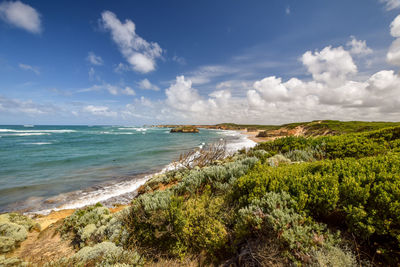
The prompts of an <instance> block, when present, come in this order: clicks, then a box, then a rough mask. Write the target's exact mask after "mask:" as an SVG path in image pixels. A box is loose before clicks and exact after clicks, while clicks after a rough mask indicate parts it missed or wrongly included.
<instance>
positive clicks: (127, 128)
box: [118, 127, 148, 132]
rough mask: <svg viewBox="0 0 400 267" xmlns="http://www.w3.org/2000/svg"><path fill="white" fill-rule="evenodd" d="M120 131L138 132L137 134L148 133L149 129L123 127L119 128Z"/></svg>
mask: <svg viewBox="0 0 400 267" xmlns="http://www.w3.org/2000/svg"><path fill="white" fill-rule="evenodd" d="M118 130H128V131H129V130H134V131H137V132H145V131H147V130H148V129H147V128H138V127H123V128H118Z"/></svg>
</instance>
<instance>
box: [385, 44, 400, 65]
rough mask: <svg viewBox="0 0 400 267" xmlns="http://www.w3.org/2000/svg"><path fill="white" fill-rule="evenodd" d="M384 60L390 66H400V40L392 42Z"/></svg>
mask: <svg viewBox="0 0 400 267" xmlns="http://www.w3.org/2000/svg"><path fill="white" fill-rule="evenodd" d="M386 59H387V61H388V62H389V63H390V64H393V65H396V66H400V38H399V39H396V40H394V41H393V43H392V45H391V46H390V48H389V51H388V53H387V54H386Z"/></svg>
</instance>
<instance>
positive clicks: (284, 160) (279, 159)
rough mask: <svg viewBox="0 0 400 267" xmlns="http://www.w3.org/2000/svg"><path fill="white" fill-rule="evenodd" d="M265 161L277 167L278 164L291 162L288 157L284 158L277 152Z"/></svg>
mask: <svg viewBox="0 0 400 267" xmlns="http://www.w3.org/2000/svg"><path fill="white" fill-rule="evenodd" d="M267 163H268V165H269V166H271V167H277V166H279V165H284V164H289V163H291V161H290V159H288V158H286V157H285V156H283V155H281V154H277V155H275V156H273V157H270V158H268V159H267Z"/></svg>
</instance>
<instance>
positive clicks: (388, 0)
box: [379, 0, 400, 11]
mask: <svg viewBox="0 0 400 267" xmlns="http://www.w3.org/2000/svg"><path fill="white" fill-rule="evenodd" d="M379 2H381V3H384V4H385V7H386V10H388V11H389V10H393V9H396V8H399V7H400V0H379Z"/></svg>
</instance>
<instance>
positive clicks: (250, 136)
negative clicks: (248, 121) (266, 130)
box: [238, 130, 274, 143]
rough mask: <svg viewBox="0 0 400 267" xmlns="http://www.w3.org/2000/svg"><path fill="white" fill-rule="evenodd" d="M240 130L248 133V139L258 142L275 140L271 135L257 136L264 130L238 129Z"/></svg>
mask: <svg viewBox="0 0 400 267" xmlns="http://www.w3.org/2000/svg"><path fill="white" fill-rule="evenodd" d="M238 131H239V132H241V133H242V134H244V135H246V136H247V138H248V139H250V140H252V141H253V142H256V143H261V142H266V141H271V140H274V138H271V137H257V135H258V133H259V132H262V130H257V131H251V132H248V131H247V130H238Z"/></svg>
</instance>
